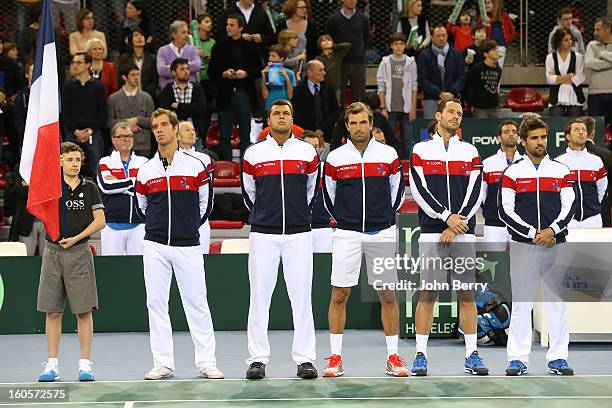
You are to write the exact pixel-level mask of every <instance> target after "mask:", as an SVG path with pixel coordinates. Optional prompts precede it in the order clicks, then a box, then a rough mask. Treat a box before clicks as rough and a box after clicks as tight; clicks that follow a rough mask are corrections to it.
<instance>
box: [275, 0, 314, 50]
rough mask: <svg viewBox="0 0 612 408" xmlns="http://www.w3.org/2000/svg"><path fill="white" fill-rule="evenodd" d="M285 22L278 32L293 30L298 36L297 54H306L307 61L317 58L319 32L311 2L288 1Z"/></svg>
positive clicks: (285, 8) (284, 9)
mask: <svg viewBox="0 0 612 408" xmlns="http://www.w3.org/2000/svg"><path fill="white" fill-rule="evenodd" d="M283 14H284V15H285V17H286V19H285V20H283V21H282V22H281V23H280V24H279V25H278V28H277V31H279V32H280V31H282V30H285V29H290V30H293V31H294V32H295V33H296V35H297V39H298V41H297V54H298V55H299V54H302V53H305V54H306V61H310V60H311V59H314V58H315V57H316V56H317V40H318V39H319V32H318V31H317V26H316V24H315V22H314V21H313V20H312V10H311V8H310V1H309V0H287V1H285V3H284V4H283Z"/></svg>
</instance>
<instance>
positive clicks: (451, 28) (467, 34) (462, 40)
mask: <svg viewBox="0 0 612 408" xmlns="http://www.w3.org/2000/svg"><path fill="white" fill-rule="evenodd" d="M446 31H448V33H449V34H450V35H451V36H452V38H453V47H455V48H456V49H458V50H459V51H461V52H463V50H465V49H466V48H468V47H469V46H470V45H472V44H473V43H474V40H473V39H472V15H471V14H470V12H469V11H468V10H461V13H459V25H455V21H450V17H449V21H448V23H447V24H446Z"/></svg>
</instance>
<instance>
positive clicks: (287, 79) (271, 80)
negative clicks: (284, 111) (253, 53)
mask: <svg viewBox="0 0 612 408" xmlns="http://www.w3.org/2000/svg"><path fill="white" fill-rule="evenodd" d="M286 56H287V53H286V51H285V50H284V49H283V47H282V46H281V45H280V44H275V45H273V46H272V47H270V50H269V51H268V65H267V66H266V67H265V68H264V69H263V70H262V71H261V76H262V77H263V79H264V80H263V92H262V94H263V98H264V100H265V104H266V112H267V111H268V110H269V109H270V106H271V105H272V103H274V101H276V100H278V99H286V100H290V99H291V97H292V96H293V88H295V86H296V85H297V82H296V80H295V74H294V73H293V71H292V70H290V69H288V68H284V67H283V65H282V64H283V62H284V61H285V58H286Z"/></svg>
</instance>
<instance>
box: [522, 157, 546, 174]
mask: <svg viewBox="0 0 612 408" xmlns="http://www.w3.org/2000/svg"><path fill="white" fill-rule="evenodd" d="M550 161H551V159H550V156H549V155H548V153H547V154H546V156H544V158H543V159H542V161H541V162H540V166H538V169H540V167H541V166H543V165H546V164H547V163H548V162H550ZM525 163H531V165H532V166H533V168H534V169H535V164H534V163H533V162H532V161H531V159H530V158H529V156H527V155H525ZM538 169H536V171H537V170H538Z"/></svg>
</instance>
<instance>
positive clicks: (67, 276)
mask: <svg viewBox="0 0 612 408" xmlns="http://www.w3.org/2000/svg"><path fill="white" fill-rule="evenodd" d="M66 297H68V302H70V310H71V311H72V313H73V314H80V313H87V312H91V311H92V310H95V309H97V308H98V290H97V287H96V273H95V271H94V264H93V255H92V253H91V250H90V249H89V245H87V243H83V244H77V245H75V246H73V247H71V248H69V249H64V248H62V247H61V246H59V245H57V244H53V243H50V242H47V247H46V248H45V251H44V252H43V256H42V266H41V270H40V284H39V285H38V303H37V306H36V309H37V310H38V311H39V312H45V313H60V312H63V311H64V305H65V304H66Z"/></svg>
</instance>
